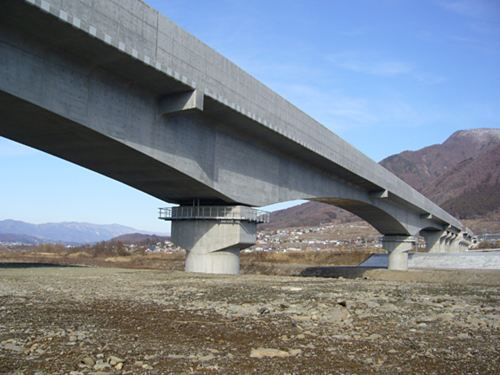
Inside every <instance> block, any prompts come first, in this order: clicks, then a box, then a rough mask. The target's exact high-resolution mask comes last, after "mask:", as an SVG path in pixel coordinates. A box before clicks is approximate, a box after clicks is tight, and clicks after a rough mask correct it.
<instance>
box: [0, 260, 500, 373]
mask: <svg viewBox="0 0 500 375" xmlns="http://www.w3.org/2000/svg"><path fill="white" fill-rule="evenodd" d="M461 272H462V273H466V272H467V271H461ZM377 274H378V275H379V277H376V275H377ZM373 275H374V276H372V277H369V278H365V277H360V278H358V279H344V278H314V277H290V276H263V275H240V276H221V275H203V274H186V273H184V272H177V271H154V270H130V269H116V268H90V267H55V266H54V267H27V266H21V267H16V268H5V267H3V268H2V267H0V373H2V374H91V373H92V374H96V373H102V374H193V373H196V374H201V373H206V374H211V373H213V374H248V373H258V374H371V373H373V374H391V375H392V374H399V373H401V374H495V373H500V291H499V290H498V285H499V284H500V283H499V282H498V281H499V276H498V274H496V273H492V274H491V275H490V276H491V277H490V282H488V283H483V284H460V283H453V282H445V283H443V282H436V280H434V282H428V281H426V282H419V281H415V280H414V279H415V273H414V274H413V276H414V277H413V278H412V280H413V281H406V280H404V277H403V278H402V277H392V279H394V280H395V281H387V280H388V279H391V277H389V276H390V275H391V273H390V272H389V271H385V273H384V272H382V271H378V273H373ZM380 275H381V276H380ZM392 275H393V276H394V275H396V276H397V274H394V272H393V273H392ZM382 279H385V280H382ZM417 279H418V278H417ZM491 280H493V281H491ZM437 281H439V280H437Z"/></svg>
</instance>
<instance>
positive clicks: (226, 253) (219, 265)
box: [185, 248, 240, 275]
mask: <svg viewBox="0 0 500 375" xmlns="http://www.w3.org/2000/svg"><path fill="white" fill-rule="evenodd" d="M185 270H186V272H202V273H219V274H231V275H237V274H239V273H240V249H239V248H231V249H225V250H220V251H214V252H209V253H200V252H196V251H189V250H186V267H185Z"/></svg>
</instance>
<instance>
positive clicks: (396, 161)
mask: <svg viewBox="0 0 500 375" xmlns="http://www.w3.org/2000/svg"><path fill="white" fill-rule="evenodd" d="M498 145H500V129H487V128H481V129H470V130H459V131H457V132H455V133H453V134H452V135H451V136H450V137H449V138H448V139H447V140H446V141H445V142H443V143H442V144H438V145H432V146H428V147H424V148H423V149H421V150H418V151H404V152H402V153H400V154H396V155H392V156H389V157H387V158H385V159H384V160H382V161H381V162H380V165H382V166H383V167H384V168H386V169H387V170H389V171H391V172H392V173H394V174H395V175H396V176H398V177H399V178H401V179H402V180H403V181H405V182H406V183H407V184H409V185H410V186H412V187H413V188H414V189H416V190H418V191H422V189H424V188H425V187H426V186H428V185H430V184H431V183H432V182H433V181H434V180H435V179H436V178H438V177H440V176H441V175H442V174H443V173H445V172H447V171H448V170H450V169H452V168H453V167H455V166H456V165H457V164H459V163H461V162H463V161H464V160H467V159H471V158H472V159H475V158H477V157H478V156H479V155H481V154H483V153H485V152H487V151H489V150H491V149H492V148H495V147H496V146H498Z"/></svg>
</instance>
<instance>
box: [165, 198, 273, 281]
mask: <svg viewBox="0 0 500 375" xmlns="http://www.w3.org/2000/svg"><path fill="white" fill-rule="evenodd" d="M268 215H269V214H267V216H266V215H262V214H260V213H259V212H258V211H256V210H253V209H251V208H249V207H243V206H233V207H175V208H174V210H173V211H171V212H169V213H168V215H166V216H164V217H160V218H162V219H165V220H172V238H171V239H172V242H173V243H175V244H176V245H178V246H180V247H182V248H184V249H185V250H186V267H185V270H186V272H202V273H217V274H233V275H235V274H239V273H240V250H242V249H245V248H247V247H250V246H253V245H255V244H256V242H257V223H258V222H264V220H268ZM160 216H161V215H160Z"/></svg>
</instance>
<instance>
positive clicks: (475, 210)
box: [422, 146, 500, 219]
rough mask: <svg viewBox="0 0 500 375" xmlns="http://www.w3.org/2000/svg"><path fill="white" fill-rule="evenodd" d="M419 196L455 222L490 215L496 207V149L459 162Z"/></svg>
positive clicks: (499, 163) (499, 198) (499, 169)
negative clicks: (448, 215) (448, 213)
mask: <svg viewBox="0 0 500 375" xmlns="http://www.w3.org/2000/svg"><path fill="white" fill-rule="evenodd" d="M422 194H424V195H425V196H427V197H428V198H429V199H431V200H433V201H434V202H436V203H437V204H439V205H440V206H441V207H443V209H445V210H446V211H448V212H450V213H451V214H452V215H454V216H456V217H458V218H459V219H470V218H474V217H477V216H482V215H486V214H488V213H490V212H494V211H495V210H497V209H498V208H500V146H497V147H495V148H493V149H490V150H488V151H487V152H485V153H483V154H481V155H479V156H478V157H477V158H475V159H473V158H470V159H467V160H464V161H462V162H461V163H459V164H458V165H456V166H455V167H453V168H452V169H450V170H448V171H447V172H445V173H444V174H443V175H441V176H440V177H439V178H438V179H436V180H435V181H433V182H432V183H431V184H430V185H428V186H427V187H426V188H425V189H423V190H422Z"/></svg>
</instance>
